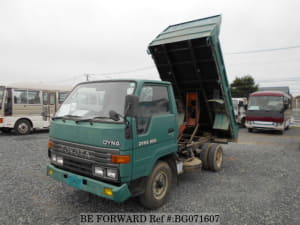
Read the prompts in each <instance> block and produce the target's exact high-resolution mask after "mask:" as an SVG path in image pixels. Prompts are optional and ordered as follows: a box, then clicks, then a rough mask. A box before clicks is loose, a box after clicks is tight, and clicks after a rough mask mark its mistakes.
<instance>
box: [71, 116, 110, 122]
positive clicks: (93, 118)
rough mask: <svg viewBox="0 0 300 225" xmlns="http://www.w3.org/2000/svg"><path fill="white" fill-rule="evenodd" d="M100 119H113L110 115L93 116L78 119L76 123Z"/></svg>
mask: <svg viewBox="0 0 300 225" xmlns="http://www.w3.org/2000/svg"><path fill="white" fill-rule="evenodd" d="M98 119H111V118H110V117H109V116H95V117H92V118H83V119H78V120H76V121H75V122H76V123H79V122H93V121H95V120H98Z"/></svg>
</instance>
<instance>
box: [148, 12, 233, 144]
mask: <svg viewBox="0 0 300 225" xmlns="http://www.w3.org/2000/svg"><path fill="white" fill-rule="evenodd" d="M220 24H221V16H219V15H218V16H213V17H208V18H204V19H199V20H194V21H190V22H185V23H180V24H176V25H171V26H169V27H167V28H166V29H165V30H164V31H163V32H161V33H160V34H159V35H158V36H157V37H156V38H155V39H154V40H153V41H152V42H151V43H150V44H149V47H148V49H149V52H150V53H151V55H152V57H153V59H154V62H155V64H156V67H157V70H158V72H159V75H160V78H161V79H162V80H163V81H170V82H172V84H173V88H174V92H175V96H176V100H177V105H178V109H179V111H180V110H182V111H185V113H186V114H185V122H186V123H189V118H188V115H187V114H190V113H191V111H189V110H185V109H188V108H193V107H194V109H197V110H198V113H197V116H196V117H199V118H196V117H195V116H194V118H195V121H197V124H198V129H197V133H196V135H198V136H203V135H205V134H206V133H209V134H212V135H213V136H215V137H216V138H215V139H216V140H217V139H218V140H221V139H222V140H224V141H229V140H231V141H233V140H236V139H237V136H238V126H237V124H236V122H235V119H234V111H233V105H232V101H231V94H230V88H229V85H228V80H227V76H226V71H225V66H224V61H223V56H222V52H221V47H220V42H219V38H218V36H219V31H220ZM194 93H196V95H197V96H196V98H198V102H199V103H196V102H195V101H194V100H193V94H194ZM194 97H195V96H194ZM197 110H196V111H197ZM187 112H188V113H187Z"/></svg>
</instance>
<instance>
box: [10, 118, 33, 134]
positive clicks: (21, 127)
mask: <svg viewBox="0 0 300 225" xmlns="http://www.w3.org/2000/svg"><path fill="white" fill-rule="evenodd" d="M31 128H32V127H31V124H30V123H29V121H28V120H24V119H21V120H18V121H17V123H16V125H15V128H14V131H15V132H16V133H17V134H18V135H25V134H29V133H30V131H31Z"/></svg>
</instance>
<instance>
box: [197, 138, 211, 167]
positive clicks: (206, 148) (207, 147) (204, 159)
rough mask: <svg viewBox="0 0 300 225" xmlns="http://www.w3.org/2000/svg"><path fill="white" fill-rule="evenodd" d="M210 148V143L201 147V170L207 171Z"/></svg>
mask: <svg viewBox="0 0 300 225" xmlns="http://www.w3.org/2000/svg"><path fill="white" fill-rule="evenodd" d="M211 146H212V143H206V144H204V145H203V146H202V150H201V152H200V155H199V157H200V159H201V161H202V165H203V169H206V170H208V169H209V166H208V154H209V150H210V148H211Z"/></svg>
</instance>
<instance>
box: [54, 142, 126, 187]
mask: <svg viewBox="0 0 300 225" xmlns="http://www.w3.org/2000/svg"><path fill="white" fill-rule="evenodd" d="M51 141H52V142H53V144H54V146H53V149H52V150H51V152H53V153H55V154H57V155H59V156H62V157H63V159H64V163H63V166H59V167H60V168H62V169H65V170H67V171H70V172H74V173H77V174H80V175H84V176H88V177H92V178H96V179H98V180H109V181H114V182H116V181H117V180H113V179H110V178H99V177H97V176H94V175H93V166H95V165H97V166H101V167H105V168H111V167H113V168H118V167H119V164H114V163H111V156H112V155H119V154H120V151H119V150H118V149H111V148H101V147H95V146H90V145H82V144H77V143H72V142H67V141H62V140H57V139H51ZM56 166H57V165H56Z"/></svg>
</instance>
